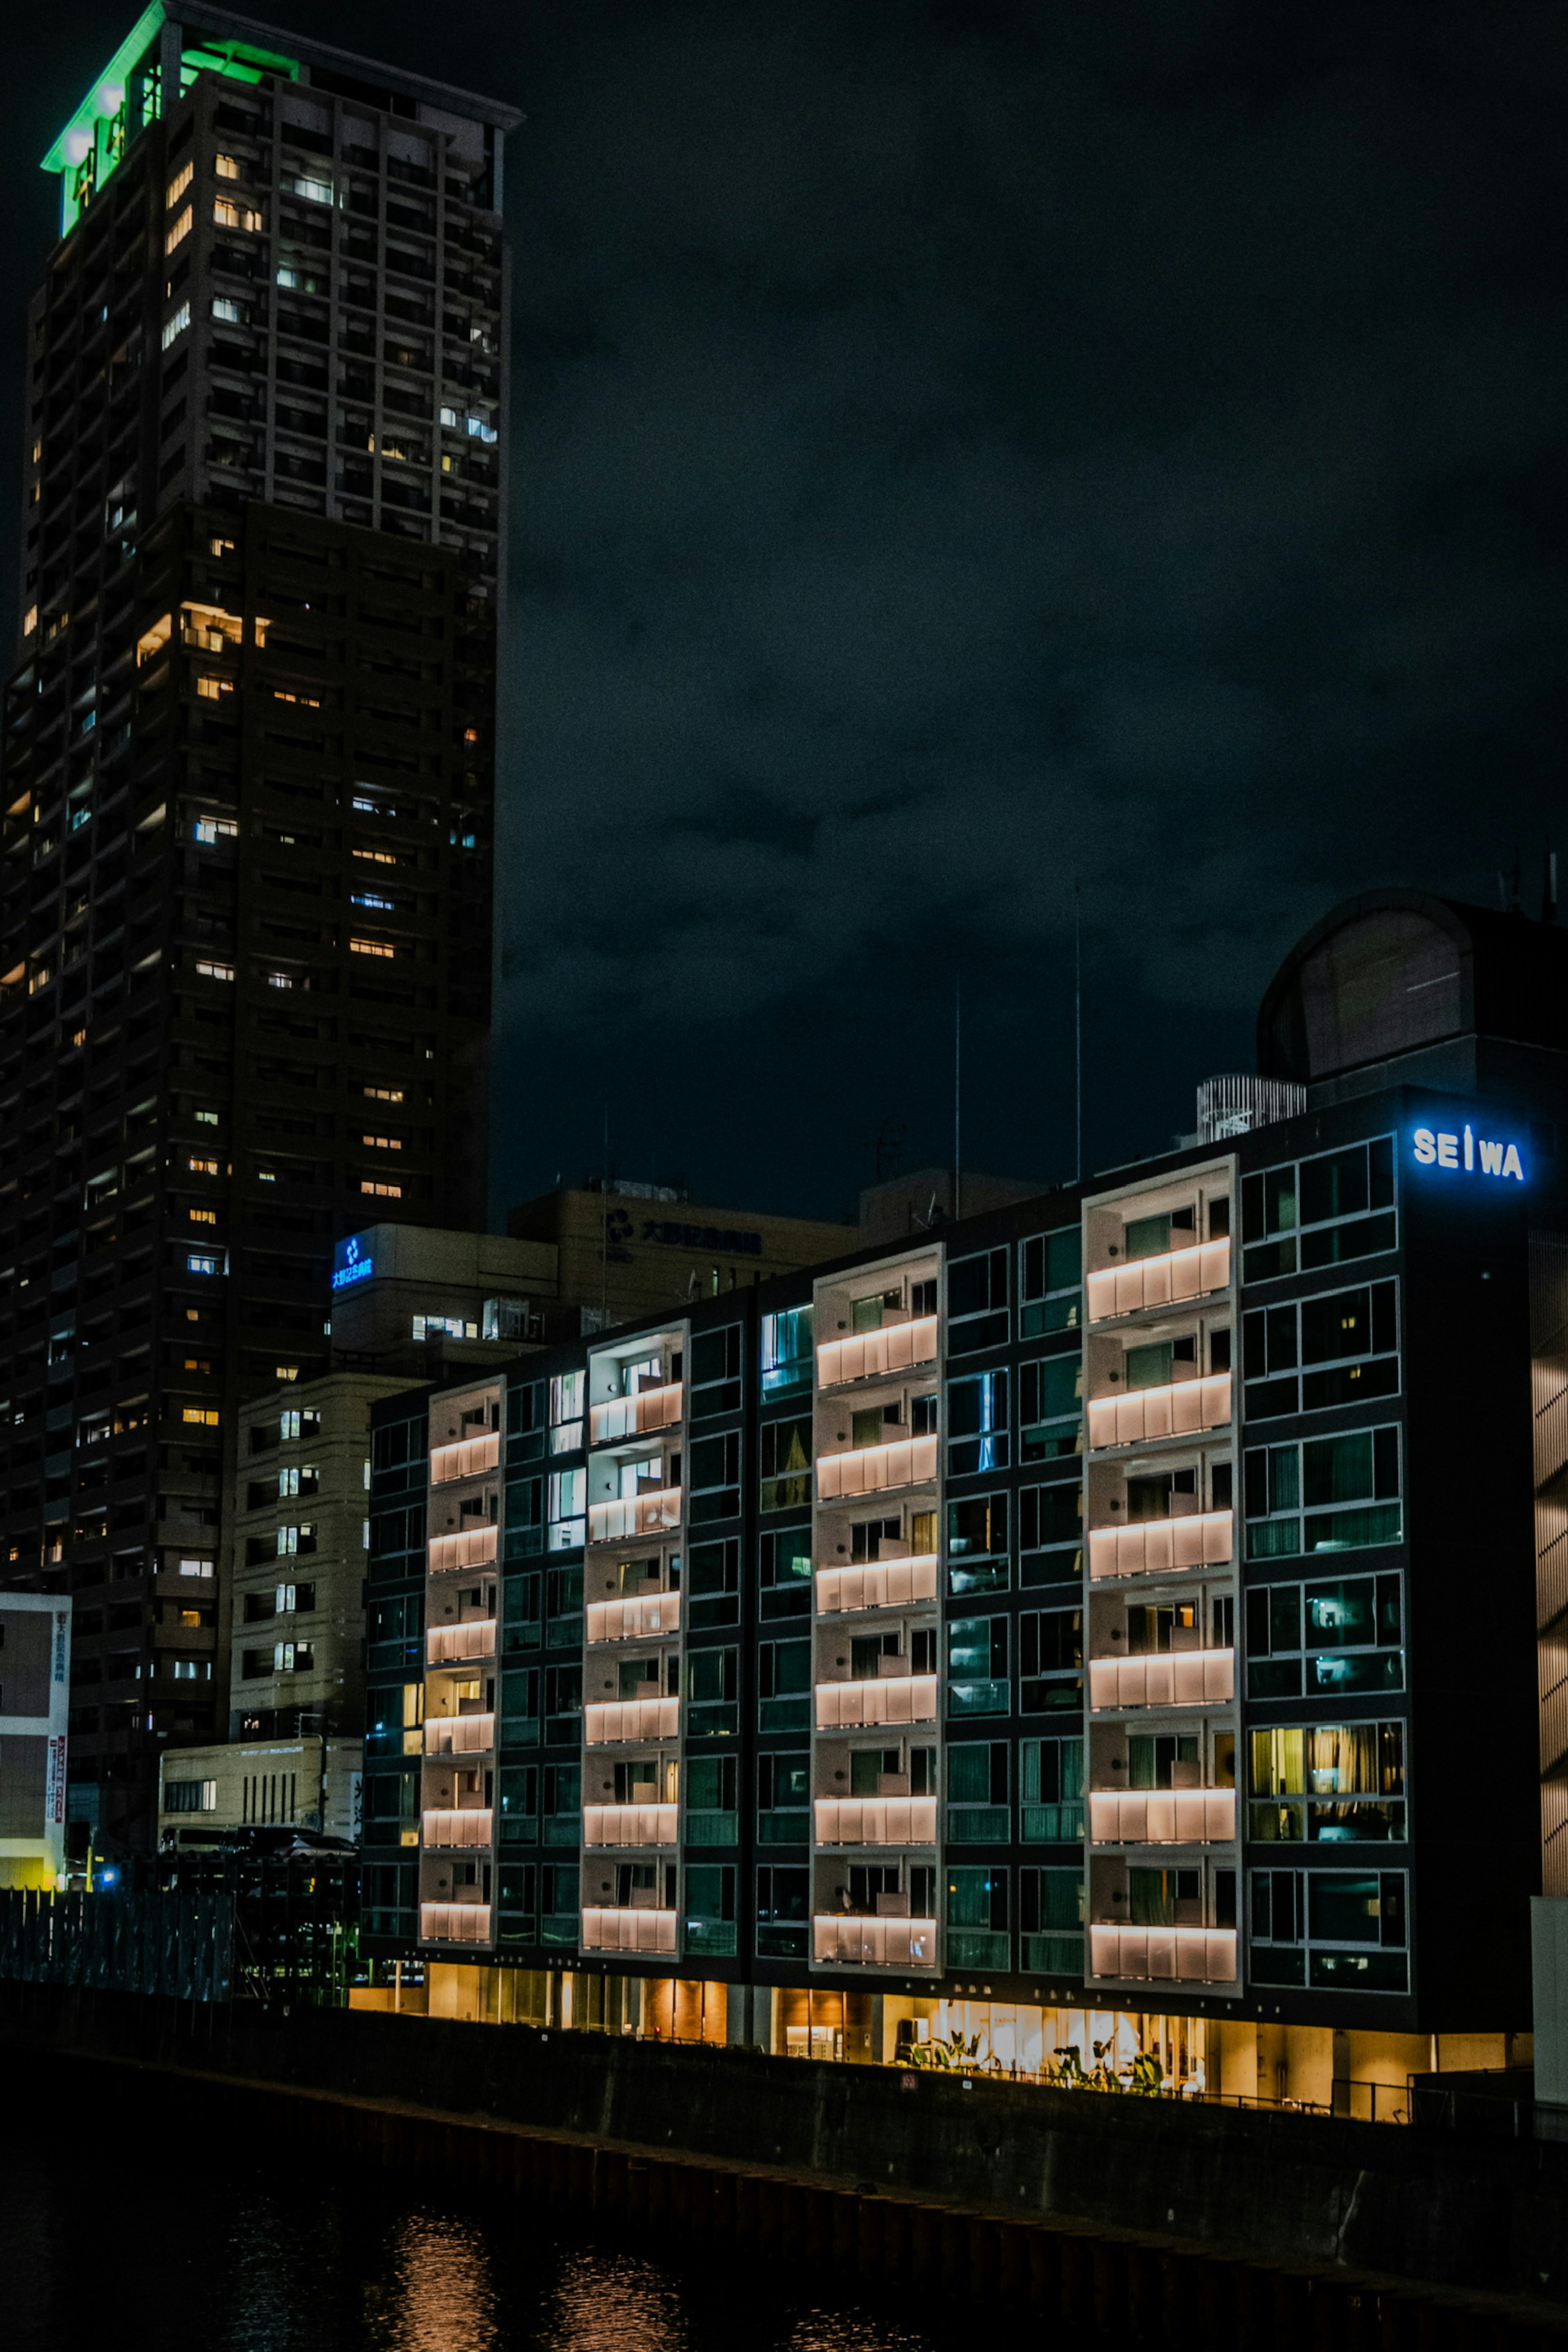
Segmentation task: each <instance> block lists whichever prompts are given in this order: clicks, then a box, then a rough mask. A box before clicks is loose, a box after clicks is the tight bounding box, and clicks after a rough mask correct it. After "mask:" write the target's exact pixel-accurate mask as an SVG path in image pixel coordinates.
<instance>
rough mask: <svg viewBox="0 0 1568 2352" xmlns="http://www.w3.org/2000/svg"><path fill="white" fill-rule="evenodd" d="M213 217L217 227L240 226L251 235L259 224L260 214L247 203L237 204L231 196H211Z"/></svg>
mask: <svg viewBox="0 0 1568 2352" xmlns="http://www.w3.org/2000/svg"><path fill="white" fill-rule="evenodd" d="M213 219H214V221H215V223H216V226H218V227H219V228H242V229H244V230H246V231H247V234H248V235H250V236H255V235H256V233H257V231H258V229H259V228H260V226H261V215H260V214H259V213H258V212H254V211H252V209H251V207H250V206H249V205H237V204H236V203H235V201H234V199H233V197H232V196H215V197H214V198H213Z"/></svg>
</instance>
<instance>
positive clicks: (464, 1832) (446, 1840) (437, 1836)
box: [419, 1805, 490, 1847]
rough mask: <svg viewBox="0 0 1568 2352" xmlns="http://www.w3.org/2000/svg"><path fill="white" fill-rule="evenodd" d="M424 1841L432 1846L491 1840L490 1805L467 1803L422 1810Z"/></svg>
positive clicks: (482, 1843) (422, 1834)
mask: <svg viewBox="0 0 1568 2352" xmlns="http://www.w3.org/2000/svg"><path fill="white" fill-rule="evenodd" d="M419 1822H420V1843H422V1844H424V1845H426V1846H430V1847H444V1846H455V1845H484V1846H488V1845H489V1843H490V1809H489V1805H465V1806H462V1807H460V1808H458V1809H456V1810H453V1809H445V1810H442V1811H435V1812H428V1813H421V1815H420V1817H419Z"/></svg>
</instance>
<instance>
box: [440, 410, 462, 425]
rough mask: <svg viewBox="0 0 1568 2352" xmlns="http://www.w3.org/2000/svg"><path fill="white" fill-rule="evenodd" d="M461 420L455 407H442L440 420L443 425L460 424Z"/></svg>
mask: <svg viewBox="0 0 1568 2352" xmlns="http://www.w3.org/2000/svg"><path fill="white" fill-rule="evenodd" d="M462 421H463V420H462V418H461V416H459V415H458V411H457V410H456V409H455V408H444V409H443V410H442V411H441V422H442V424H443V425H461V423H462Z"/></svg>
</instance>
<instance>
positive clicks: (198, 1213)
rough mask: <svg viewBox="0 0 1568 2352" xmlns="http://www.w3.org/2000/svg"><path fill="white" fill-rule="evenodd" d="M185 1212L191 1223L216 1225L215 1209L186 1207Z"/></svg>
mask: <svg viewBox="0 0 1568 2352" xmlns="http://www.w3.org/2000/svg"><path fill="white" fill-rule="evenodd" d="M185 1213H186V1215H187V1216H188V1217H189V1218H190V1221H191V1223H192V1224H193V1225H216V1223H217V1211H216V1209H187V1210H186V1212H185Z"/></svg>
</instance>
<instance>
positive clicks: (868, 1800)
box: [816, 1797, 936, 1846]
mask: <svg viewBox="0 0 1568 2352" xmlns="http://www.w3.org/2000/svg"><path fill="white" fill-rule="evenodd" d="M816 1843H817V1844H818V1845H900V1846H902V1845H934V1844H935V1843H936V1799H935V1798H934V1797H818V1799H817V1800H816Z"/></svg>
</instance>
